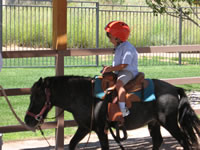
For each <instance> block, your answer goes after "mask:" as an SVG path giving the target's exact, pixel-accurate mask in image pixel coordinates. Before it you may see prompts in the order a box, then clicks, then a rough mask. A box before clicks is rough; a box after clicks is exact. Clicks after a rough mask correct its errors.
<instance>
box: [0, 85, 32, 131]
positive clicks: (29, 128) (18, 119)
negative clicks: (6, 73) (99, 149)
mask: <svg viewBox="0 0 200 150" xmlns="http://www.w3.org/2000/svg"><path fill="white" fill-rule="evenodd" d="M0 89H1V91H2V93H3V96H4V98H5V99H6V101H7V103H8V106H9V107H10V109H11V111H12V113H13V115H14V116H15V118H16V119H17V121H18V122H19V123H20V124H21V125H22V126H23V127H25V128H26V129H27V130H31V131H33V132H35V129H34V128H31V127H29V126H27V125H26V124H25V123H24V122H23V121H22V120H21V119H20V118H19V117H18V116H17V114H16V112H15V111H14V109H13V107H12V105H11V103H10V101H9V99H8V97H7V95H6V92H5V90H4V89H3V87H2V86H1V85H0Z"/></svg>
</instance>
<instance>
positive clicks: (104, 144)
mask: <svg viewBox="0 0 200 150" xmlns="http://www.w3.org/2000/svg"><path fill="white" fill-rule="evenodd" d="M96 133H97V136H98V138H99V141H100V144H101V148H102V150H109V142H108V135H107V134H106V133H105V132H104V129H103V130H101V131H100V132H99V131H96Z"/></svg>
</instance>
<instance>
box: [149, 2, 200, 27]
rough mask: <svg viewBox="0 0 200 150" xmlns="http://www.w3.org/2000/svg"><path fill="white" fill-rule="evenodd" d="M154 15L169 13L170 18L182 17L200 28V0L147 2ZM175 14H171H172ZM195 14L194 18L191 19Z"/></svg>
mask: <svg viewBox="0 0 200 150" xmlns="http://www.w3.org/2000/svg"><path fill="white" fill-rule="evenodd" d="M146 3H147V5H148V6H149V7H150V8H152V10H153V12H154V14H158V13H160V14H163V13H167V14H168V15H170V16H174V17H180V16H181V17H182V19H183V20H189V21H191V22H193V23H194V24H195V25H197V26H198V27H200V0H146ZM172 11H173V12H174V13H171V12H172ZM191 14H193V16H194V17H191Z"/></svg>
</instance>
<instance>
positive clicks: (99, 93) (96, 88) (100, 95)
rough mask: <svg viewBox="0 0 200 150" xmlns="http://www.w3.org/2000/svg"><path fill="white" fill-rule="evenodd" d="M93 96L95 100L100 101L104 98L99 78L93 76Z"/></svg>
mask: <svg viewBox="0 0 200 150" xmlns="http://www.w3.org/2000/svg"><path fill="white" fill-rule="evenodd" d="M94 96H95V97H96V98H100V99H103V98H104V96H105V93H104V91H103V89H102V88H101V78H100V77H99V76H95V82H94Z"/></svg>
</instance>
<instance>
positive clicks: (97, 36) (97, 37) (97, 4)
mask: <svg viewBox="0 0 200 150" xmlns="http://www.w3.org/2000/svg"><path fill="white" fill-rule="evenodd" d="M96 48H99V2H96ZM96 66H99V56H98V55H96Z"/></svg>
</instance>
